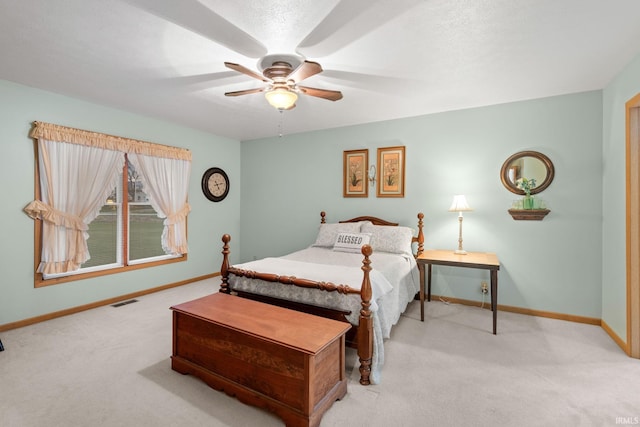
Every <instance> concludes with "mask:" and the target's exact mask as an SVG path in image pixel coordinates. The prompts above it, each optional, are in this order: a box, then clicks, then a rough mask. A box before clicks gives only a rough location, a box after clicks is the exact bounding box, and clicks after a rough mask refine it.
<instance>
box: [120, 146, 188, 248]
mask: <svg viewBox="0 0 640 427" xmlns="http://www.w3.org/2000/svg"><path fill="white" fill-rule="evenodd" d="M128 157H129V161H130V162H131V163H132V164H133V166H134V167H135V168H136V171H137V172H138V173H140V175H141V177H142V180H143V181H144V183H145V192H146V193H147V195H148V196H149V202H150V203H151V206H153V208H154V209H155V210H156V212H157V213H158V217H160V218H165V220H164V230H163V231H162V249H163V250H164V251H165V253H167V254H186V253H187V252H188V248H187V215H188V214H189V211H190V210H191V207H190V206H189V203H187V196H188V192H189V176H190V175H191V161H190V160H189V161H188V160H181V159H169V158H163V157H153V156H147V155H144V154H136V153H131V154H129V155H128Z"/></svg>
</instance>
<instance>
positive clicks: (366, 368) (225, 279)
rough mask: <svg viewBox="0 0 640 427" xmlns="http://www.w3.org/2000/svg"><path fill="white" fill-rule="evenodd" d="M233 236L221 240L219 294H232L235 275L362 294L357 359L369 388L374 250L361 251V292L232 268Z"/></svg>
mask: <svg viewBox="0 0 640 427" xmlns="http://www.w3.org/2000/svg"><path fill="white" fill-rule="evenodd" d="M230 241H231V236H230V235H228V234H225V235H223V236H222V242H223V243H224V245H223V248H222V255H223V258H222V266H221V267H220V274H221V276H222V282H221V284H220V292H222V293H227V294H229V293H231V288H230V287H229V275H230V274H233V275H235V276H239V277H247V278H251V279H259V280H264V281H267V282H277V283H282V284H284V285H292V286H299V287H304V288H315V289H318V290H321V291H326V292H337V293H340V294H344V295H347V294H360V299H361V309H360V316H359V324H358V334H357V337H358V342H357V350H358V358H359V361H360V368H359V369H360V384H363V385H369V384H370V383H371V382H370V376H371V362H372V358H373V315H372V313H371V310H370V306H371V295H372V291H371V281H370V278H369V272H370V271H371V260H370V258H369V257H370V256H371V254H372V253H373V250H372V249H371V246H369V245H364V246H363V247H362V255H363V256H364V259H363V261H362V271H363V278H362V286H361V289H354V288H352V287H350V286H347V285H340V284H334V283H331V282H318V281H314V280H309V279H304V278H299V277H292V276H281V275H277V274H271V273H261V272H256V271H249V270H242V269H239V268H235V267H233V266H231V265H230V264H229V253H230V252H231V251H230V250H229V242H230Z"/></svg>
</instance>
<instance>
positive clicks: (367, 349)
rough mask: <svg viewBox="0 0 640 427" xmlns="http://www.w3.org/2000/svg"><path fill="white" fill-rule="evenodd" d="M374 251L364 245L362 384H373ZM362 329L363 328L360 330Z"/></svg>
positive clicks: (359, 347) (359, 354) (360, 355)
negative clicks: (372, 275) (371, 274)
mask: <svg viewBox="0 0 640 427" xmlns="http://www.w3.org/2000/svg"><path fill="white" fill-rule="evenodd" d="M372 253H373V249H372V248H371V246H369V245H363V246H362V255H364V259H363V260H362V271H363V272H364V277H363V278H362V286H361V287H360V299H361V300H362V302H361V305H362V309H361V310H360V322H359V325H358V329H359V331H358V341H359V342H358V357H359V359H360V384H362V385H369V384H371V380H370V376H371V361H372V359H373V317H372V314H371V309H370V307H371V295H372V291H371V280H370V279H369V272H370V271H371V260H370V259H369V257H370V256H371V254H372ZM360 329H362V330H360Z"/></svg>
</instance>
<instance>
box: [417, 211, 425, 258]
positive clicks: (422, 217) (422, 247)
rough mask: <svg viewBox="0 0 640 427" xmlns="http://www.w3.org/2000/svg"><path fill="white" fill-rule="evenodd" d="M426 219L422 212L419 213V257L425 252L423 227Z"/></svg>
mask: <svg viewBox="0 0 640 427" xmlns="http://www.w3.org/2000/svg"><path fill="white" fill-rule="evenodd" d="M423 219H424V214H423V213H422V212H420V213H418V254H417V255H418V256H420V254H422V252H424V233H423V232H422V227H423V226H424V223H423V222H422V220H423Z"/></svg>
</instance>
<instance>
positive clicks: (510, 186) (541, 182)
mask: <svg viewBox="0 0 640 427" xmlns="http://www.w3.org/2000/svg"><path fill="white" fill-rule="evenodd" d="M525 157H532V158H534V159H537V160H539V161H541V162H542V163H543V164H544V167H545V168H546V172H547V174H546V177H545V178H544V179H538V178H536V186H535V188H533V189H532V190H531V194H538V193H541V192H543V191H544V190H546V188H547V187H548V186H549V185H550V184H551V182H552V181H553V177H554V175H555V169H554V168H553V163H552V162H551V160H550V159H549V158H548V157H547V156H545V155H544V154H542V153H539V152H537V151H520V152H518V153H516V154H514V155H513V156H511V157H509V158H508V159H507V160H505V162H504V163H503V164H502V169H500V180H501V181H502V185H504V187H505V188H506V189H507V190H509V191H511V192H512V193H514V194H520V195H524V194H525V193H524V191H523V190H521V189H519V188H518V187H516V184H515V182H514V181H512V180H511V178H510V174H513V172H514V170H516V169H515V168H517V166H516V164H517V163H518V162H519V161H521V160H523V159H524V158H525Z"/></svg>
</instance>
